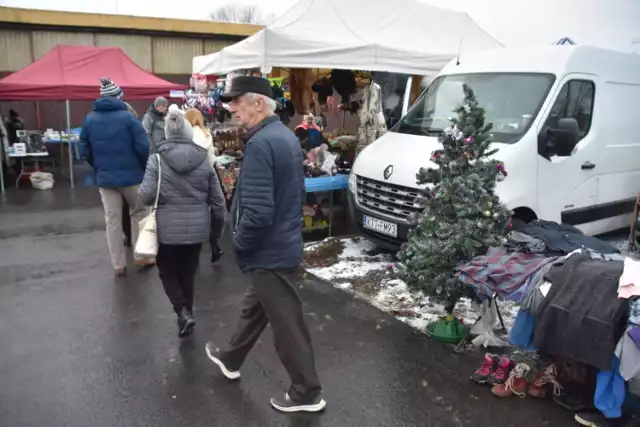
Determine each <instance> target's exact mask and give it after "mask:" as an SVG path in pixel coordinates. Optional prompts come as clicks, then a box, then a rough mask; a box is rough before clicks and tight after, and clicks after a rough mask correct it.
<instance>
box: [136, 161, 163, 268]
mask: <svg viewBox="0 0 640 427" xmlns="http://www.w3.org/2000/svg"><path fill="white" fill-rule="evenodd" d="M156 157H157V159H158V187H157V188H156V198H155V200H154V202H153V206H152V207H151V210H150V211H149V215H147V216H145V217H144V218H142V220H141V221H140V222H139V223H138V225H139V230H140V231H139V233H138V240H136V246H135V249H134V253H135V254H136V255H137V256H140V257H145V258H146V257H155V256H156V255H158V247H159V245H158V224H157V221H156V210H157V209H158V199H159V198H160V184H161V183H162V163H161V161H160V155H159V154H157V153H156Z"/></svg>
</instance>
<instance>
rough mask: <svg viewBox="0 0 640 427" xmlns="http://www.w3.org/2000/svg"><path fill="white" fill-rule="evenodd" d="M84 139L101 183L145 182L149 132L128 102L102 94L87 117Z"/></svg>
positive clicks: (84, 155) (114, 184) (81, 136)
mask: <svg viewBox="0 0 640 427" xmlns="http://www.w3.org/2000/svg"><path fill="white" fill-rule="evenodd" d="M80 141H81V145H82V151H83V153H82V154H83V158H85V159H87V162H88V163H89V164H90V165H91V166H92V167H93V169H94V170H95V172H96V182H97V184H98V187H128V186H130V185H138V184H140V183H141V182H142V178H143V177H144V169H145V165H146V164H147V157H148V154H149V143H148V141H147V134H146V133H145V131H144V128H143V127H142V124H141V123H140V122H139V121H138V120H137V119H136V118H135V117H134V116H133V114H130V113H129V112H128V111H127V106H126V105H125V103H124V102H122V101H120V100H118V99H116V98H112V97H103V98H99V99H98V100H97V101H96V102H95V103H94V104H93V111H92V112H91V113H89V114H87V117H85V119H84V123H83V124H82V132H81V134H80Z"/></svg>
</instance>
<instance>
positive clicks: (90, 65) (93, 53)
mask: <svg viewBox="0 0 640 427" xmlns="http://www.w3.org/2000/svg"><path fill="white" fill-rule="evenodd" d="M101 77H109V78H110V79H111V80H112V81H114V82H115V83H117V84H118V86H120V87H121V88H122V90H123V92H124V97H125V99H128V100H135V99H153V98H155V97H157V96H166V97H168V96H169V93H170V91H172V90H183V89H185V88H186V87H185V86H184V85H180V84H177V83H172V82H169V81H166V80H163V79H161V78H159V77H156V76H155V75H153V74H152V73H149V72H147V71H145V70H143V69H142V68H140V67H139V66H138V65H137V64H136V63H135V62H133V61H132V60H131V59H130V58H129V57H128V56H127V55H125V53H124V52H123V51H122V50H121V49H120V48H117V47H93V46H71V45H58V46H56V47H54V48H53V49H51V50H50V51H49V52H47V53H46V54H45V55H44V56H43V57H42V58H40V59H38V60H37V61H36V62H34V63H32V64H30V65H27V66H26V67H24V68H22V69H20V70H18V71H16V72H15V73H13V74H11V75H9V76H7V77H5V78H3V79H0V99H1V100H6V101H31V100H34V101H35V100H38V101H66V104H67V128H68V129H70V128H71V123H70V106H69V101H87V100H94V99H96V98H98V97H99V96H100V78H101ZM1 163H2V162H0V175H1V173H2V169H1V167H2V166H1ZM72 163H73V162H72V149H71V144H69V173H70V177H71V186H72V187H73V165H72ZM0 179H1V177H0ZM1 184H2V191H3V192H4V182H2V183H1Z"/></svg>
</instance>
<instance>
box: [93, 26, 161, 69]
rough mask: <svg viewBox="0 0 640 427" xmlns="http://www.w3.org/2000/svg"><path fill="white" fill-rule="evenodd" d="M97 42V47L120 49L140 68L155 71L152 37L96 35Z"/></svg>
mask: <svg viewBox="0 0 640 427" xmlns="http://www.w3.org/2000/svg"><path fill="white" fill-rule="evenodd" d="M95 42H96V46H114V47H119V48H120V49H122V50H123V51H124V53H126V54H127V56H128V57H129V58H131V59H132V60H133V62H135V63H136V64H138V65H139V66H140V67H142V68H144V69H145V70H147V71H153V62H152V57H153V55H152V54H151V37H150V36H135V35H120V34H96V36H95Z"/></svg>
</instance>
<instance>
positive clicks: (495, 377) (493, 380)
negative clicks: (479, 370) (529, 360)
mask: <svg viewBox="0 0 640 427" xmlns="http://www.w3.org/2000/svg"><path fill="white" fill-rule="evenodd" d="M513 367H514V363H513V362H512V361H511V359H509V357H507V356H502V357H501V358H500V361H499V362H498V366H497V367H496V368H495V370H494V371H493V372H492V373H491V375H489V378H488V379H487V382H488V383H489V384H491V385H498V384H504V383H505V382H506V381H507V379H508V378H509V374H510V373H511V370H512V369H513Z"/></svg>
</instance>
